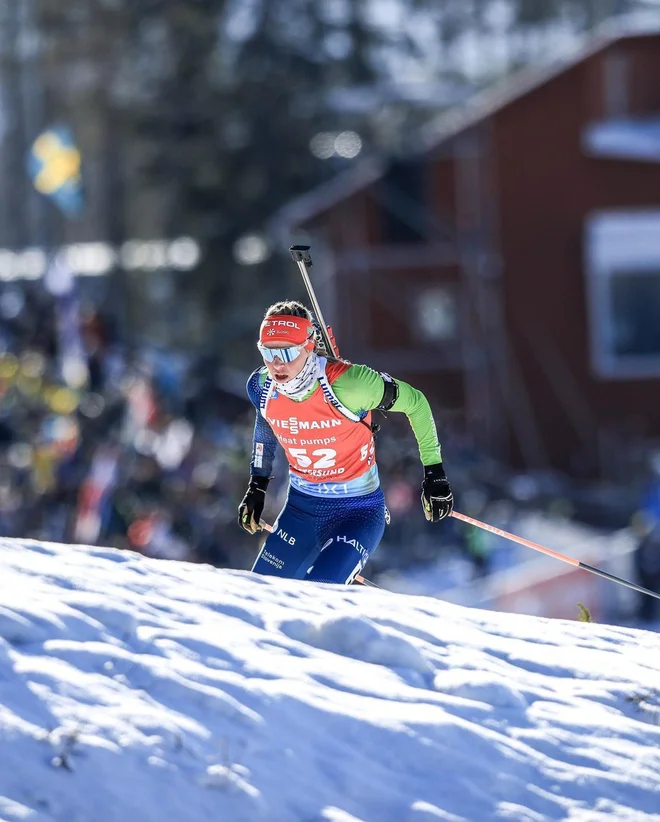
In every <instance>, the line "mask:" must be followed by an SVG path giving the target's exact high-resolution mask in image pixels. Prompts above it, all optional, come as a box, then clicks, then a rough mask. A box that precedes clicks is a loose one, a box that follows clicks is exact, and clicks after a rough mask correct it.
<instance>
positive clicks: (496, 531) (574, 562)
mask: <svg viewBox="0 0 660 822" xmlns="http://www.w3.org/2000/svg"><path fill="white" fill-rule="evenodd" d="M451 515H452V517H455V518H456V519H460V520H461V521H462V522H467V523H468V524H470V525H475V526H476V527H477V528H482V529H483V530H484V531H490V533H491V534H497V536H498V537H504V538H505V539H510V540H511V541H512V542H517V543H519V544H520V545H524V546H525V547H527V548H533V549H534V551H540V552H541V553H542V554H547V555H548V556H549V557H554V558H555V559H560V560H561V561H562V562H567V563H568V564H569V565H573V566H575V567H576V568H583V569H584V570H585V571H589V572H591V573H592V574H597V575H598V576H599V577H603V578H604V579H609V580H610V581H611V582H618V583H619V584H620V585H626V586H627V587H628V588H632V589H633V590H634V591H639V593H640V594H648V595H649V596H650V597H655V598H656V599H660V594H656V593H655V591H649V589H648V588H642V586H641V585H636V584H635V583H634V582H628V580H626V579H622V578H621V577H617V576H614V574H608V573H607V571H602V570H601V569H600V568H594V567H593V565H587V563H586V562H580V560H578V559H574V558H573V557H567V556H566V555H565V554H560V553H559V552H558V551H553V550H552V549H551V548H546V547H545V546H543V545H539V544H538V543H537V542H532V541H531V540H529V539H524V537H517V536H516V535H515V534H510V533H509V532H508V531H503V530H502V529H501V528H496V527H495V526H494V525H488V524H486V523H485V522H480V521H479V520H478V519H473V518H472V517H467V516H466V515H465V514H459V513H458V511H452V514H451Z"/></svg>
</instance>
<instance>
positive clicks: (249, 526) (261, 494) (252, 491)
mask: <svg viewBox="0 0 660 822" xmlns="http://www.w3.org/2000/svg"><path fill="white" fill-rule="evenodd" d="M268 481H269V480H268V477H257V476H252V477H250V484H249V485H248V489H247V491H246V492H245V496H244V497H243V500H242V502H241V504H240V505H239V506H238V524H239V525H240V526H241V528H242V529H243V530H244V531H247V532H248V534H256V533H257V531H261V528H262V526H261V525H260V524H259V520H260V519H261V514H262V513H263V510H264V501H265V499H266V488H268Z"/></svg>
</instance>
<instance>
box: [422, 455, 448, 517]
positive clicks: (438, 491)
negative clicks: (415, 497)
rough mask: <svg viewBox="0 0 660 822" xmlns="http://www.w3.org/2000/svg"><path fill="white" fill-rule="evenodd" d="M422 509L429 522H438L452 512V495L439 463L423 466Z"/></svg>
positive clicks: (443, 470)
mask: <svg viewBox="0 0 660 822" xmlns="http://www.w3.org/2000/svg"><path fill="white" fill-rule="evenodd" d="M422 508H423V509H424V516H425V517H426V519H427V520H428V521H429V522H440V520H441V519H444V518H445V517H448V516H449V515H450V514H451V512H452V511H453V510H454V495H453V494H452V492H451V486H450V485H449V480H448V479H447V477H446V476H445V469H444V468H443V467H442V463H441V462H438V463H436V464H435V465H425V466H424V482H422Z"/></svg>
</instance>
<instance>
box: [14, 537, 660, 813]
mask: <svg viewBox="0 0 660 822" xmlns="http://www.w3.org/2000/svg"><path fill="white" fill-rule="evenodd" d="M659 644H660V643H659V637H658V635H657V634H654V633H649V632H644V631H636V630H633V629H624V628H615V627H611V626H599V625H593V624H587V623H580V622H567V621H566V622H563V621H550V620H543V619H539V618H534V617H522V616H514V615H509V614H500V613H492V612H486V611H478V610H472V609H465V608H462V607H460V606H457V605H451V604H448V603H444V602H441V601H439V600H435V599H429V598H425V597H418V596H406V595H403V594H394V593H390V592H387V591H377V590H374V589H371V588H361V587H357V586H354V587H351V588H349V589H345V588H337V587H332V586H319V585H312V584H309V583H296V582H291V581H281V582H276V583H274V582H273V581H271V580H269V579H267V578H263V577H256V576H252V575H250V574H248V573H245V572H229V571H218V570H215V569H211V568H209V567H206V566H199V565H187V564H185V563H174V562H164V561H157V560H147V559H144V558H142V557H139V556H135V555H132V554H128V553H121V552H119V551H114V550H110V549H107V550H106V549H99V548H85V547H77V546H73V547H72V546H62V545H55V544H38V543H34V542H25V543H20V542H15V541H11V540H0V819H1V820H11V822H17V821H18V820H21V821H22V820H26V821H28V822H54V821H55V820H57V822H91V821H92V820H93V822H111V821H112V822H115V820H116V821H117V822H157V821H158V822H169V820H172V822H192V821H193V820H195V822H197V820H220V821H221V822H248V821H249V822H254V820H268V822H280V821H281V822H356V821H357V820H363V822H437V820H443V822H459V820H460V821H462V820H467V821H468V822H489V820H524V821H525V822H545V820H560V819H561V820H564V819H565V820H571V822H600V821H601V820H616V822H626V821H627V820H630V821H631V822H633V820H634V822H650V820H660V722H659V716H660V700H659V695H658V689H659V688H660V656H659V654H658V650H659Z"/></svg>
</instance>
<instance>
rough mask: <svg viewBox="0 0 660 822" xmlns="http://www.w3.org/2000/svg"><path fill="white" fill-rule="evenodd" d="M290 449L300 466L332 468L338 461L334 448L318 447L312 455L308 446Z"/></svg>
mask: <svg viewBox="0 0 660 822" xmlns="http://www.w3.org/2000/svg"><path fill="white" fill-rule="evenodd" d="M288 451H289V454H291V456H292V457H293V458H294V459H295V461H296V462H297V463H298V467H299V468H332V467H333V466H334V465H335V464H336V462H337V460H336V456H337V452H336V451H334V450H333V449H332V448H317V449H316V450H315V451H312V452H311V455H310V454H309V453H308V452H307V449H306V448H289V449H288ZM313 457H315V458H316V459H313Z"/></svg>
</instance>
